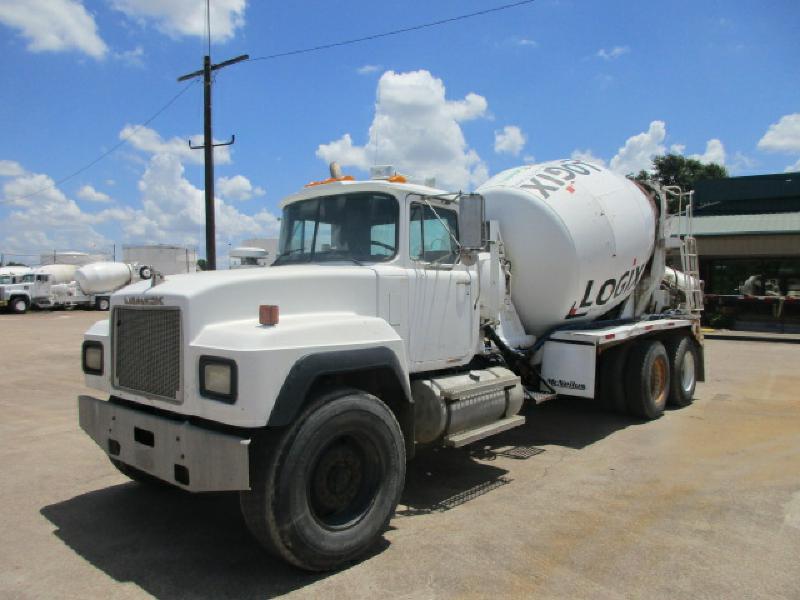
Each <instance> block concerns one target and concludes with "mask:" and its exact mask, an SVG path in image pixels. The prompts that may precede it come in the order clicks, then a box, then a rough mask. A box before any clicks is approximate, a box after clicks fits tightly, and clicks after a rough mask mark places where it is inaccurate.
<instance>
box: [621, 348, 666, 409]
mask: <svg viewBox="0 0 800 600" xmlns="http://www.w3.org/2000/svg"><path fill="white" fill-rule="evenodd" d="M669 371H670V369H669V357H668V356H667V350H666V348H664V344H662V343H661V342H659V341H658V340H642V341H640V342H637V343H636V344H635V345H634V346H633V348H631V353H630V356H629V357H628V364H627V365H626V367H625V397H626V400H627V405H628V411H630V413H631V414H632V415H634V416H636V417H640V418H642V419H657V418H658V417H660V416H661V415H662V414H663V412H664V407H665V406H666V404H667V396H669Z"/></svg>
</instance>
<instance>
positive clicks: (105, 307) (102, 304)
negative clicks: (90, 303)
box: [96, 298, 111, 311]
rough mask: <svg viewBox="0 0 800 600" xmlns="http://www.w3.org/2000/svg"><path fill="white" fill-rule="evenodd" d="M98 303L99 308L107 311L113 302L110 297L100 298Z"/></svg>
mask: <svg viewBox="0 0 800 600" xmlns="http://www.w3.org/2000/svg"><path fill="white" fill-rule="evenodd" d="M96 305H97V310H102V311H106V310H108V307H109V306H111V303H110V302H109V300H108V298H98V299H97V302H96Z"/></svg>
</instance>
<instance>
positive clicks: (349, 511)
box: [79, 169, 702, 570]
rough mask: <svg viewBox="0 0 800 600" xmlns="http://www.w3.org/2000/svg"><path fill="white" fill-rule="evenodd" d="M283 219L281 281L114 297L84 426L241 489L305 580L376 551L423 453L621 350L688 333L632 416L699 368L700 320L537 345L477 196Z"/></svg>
mask: <svg viewBox="0 0 800 600" xmlns="http://www.w3.org/2000/svg"><path fill="white" fill-rule="evenodd" d="M332 173H335V171H334V170H333V169H332ZM281 206H282V209H283V217H282V225H281V235H280V243H279V252H278V256H277V259H276V260H275V262H274V264H273V265H272V266H270V267H267V268H263V269H242V270H229V271H216V272H205V273H198V274H192V275H176V276H170V277H167V278H166V279H161V278H159V277H158V276H157V274H154V275H153V277H152V279H150V280H144V281H140V282H137V283H135V284H133V285H130V286H128V287H126V288H124V289H122V290H120V291H118V292H116V293H115V294H113V295H112V296H111V313H110V318H109V319H107V320H103V321H99V322H98V323H96V324H95V325H94V326H93V327H92V328H91V329H89V331H87V332H86V335H85V341H84V343H83V350H82V366H83V371H84V373H85V376H86V381H87V384H88V385H89V386H90V387H93V388H95V389H97V390H100V391H102V392H103V396H104V397H103V398H95V397H91V396H81V397H80V398H79V415H80V424H81V427H82V428H83V429H84V430H85V431H86V432H87V433H88V434H89V435H90V436H91V437H92V438H93V439H94V440H95V441H96V442H97V444H98V445H100V447H101V448H103V449H104V450H105V452H106V453H107V454H108V456H109V458H110V459H111V462H112V463H113V464H114V465H115V466H116V467H117V468H118V469H119V470H120V471H122V472H123V473H125V474H126V475H128V476H130V477H131V478H133V479H135V480H138V481H145V482H153V481H160V482H167V483H169V484H172V485H175V486H178V487H181V488H183V489H186V490H189V491H194V492H203V491H224V490H236V491H239V492H240V498H241V506H242V512H243V515H244V518H245V521H246V522H247V524H248V526H249V528H250V530H251V531H252V533H253V534H254V536H255V537H256V538H257V539H258V540H259V541H260V542H261V543H262V544H263V545H264V547H265V548H267V549H268V550H269V551H271V552H272V553H274V554H277V555H278V556H281V557H283V558H284V559H286V560H288V561H289V562H291V563H293V564H295V565H298V566H300V567H302V568H306V569H311V570H323V569H330V568H334V567H336V566H338V565H341V564H342V563H343V562H346V561H349V560H352V559H354V558H356V557H358V556H360V555H362V554H363V553H364V552H365V551H366V550H367V549H368V548H369V547H370V546H371V545H372V544H373V543H374V541H375V539H376V538H377V537H378V536H380V535H381V533H382V531H383V530H384V529H385V527H386V526H387V524H388V521H389V519H390V518H391V515H392V514H393V511H394V508H395V507H396V505H397V502H398V500H399V497H400V493H401V491H402V488H403V482H404V476H405V462H406V460H408V459H410V458H411V457H412V456H413V455H414V452H415V448H416V447H417V446H418V445H431V444H439V445H445V446H451V447H452V446H456V447H457V446H463V445H465V444H469V443H471V442H473V441H476V440H478V439H481V438H484V437H486V436H489V435H493V434H496V433H500V432H502V431H505V430H507V429H509V428H512V427H516V426H519V425H522V424H524V422H525V419H524V417H522V416H520V415H519V414H518V413H519V411H520V409H521V407H522V404H523V400H524V398H525V397H526V396H527V397H528V398H536V399H538V400H543V399H547V398H551V397H554V396H555V394H554V386H559V384H560V383H561V384H564V385H566V386H567V389H570V386H580V385H582V386H583V390H582V391H583V393H578V395H584V396H587V397H594V396H595V393H596V391H597V395H598V396H599V390H600V388H599V385H600V382H599V381H600V376H599V373H600V372H601V371H603V369H606V370H608V368H607V367H603V366H602V363H603V361H602V360H601V358H600V357H601V356H602V355H603V354H604V352H605V351H607V350H609V349H610V348H611V346H614V345H617V344H622V345H625V344H626V343H627V342H629V341H630V340H633V339H634V338H637V337H646V338H648V339H650V338H652V337H653V336H654V335H656V333H657V332H658V331H662V330H665V329H670V334H672V331H673V330H677V329H680V330H681V331H684V332H686V333H685V334H684V335H683V336H680V340H683V341H682V342H681V343H682V344H683V346H684V347H683V349H682V350H681V352H682V354H681V358H680V364H679V365H678V367H675V366H674V365H672V366H670V365H671V364H672V363H669V364H668V362H669V361H667V359H662V358H661V354H659V352H660V353H664V355H665V356H666V354H665V352H666V351H665V350H664V344H661V342H659V344H661V345H660V346H659V347H658V348H656V347H655V346H654V345H653V344H651V345H649V346H647V347H646V348H645V349H648V352H650V354H653V350H652V348H651V347H650V346H653V348H656V350H657V351H658V352H656V354H657V355H658V356H655V355H654V356H655V358H654V357H653V356H650V354H648V355H647V356H646V357H645V358H642V357H641V356H640V355H643V354H646V352H644V350H642V348H644V346H642V348H640V347H639V346H637V350H636V352H635V353H634V354H633V355H632V356H635V359H636V361H638V362H637V365H639V363H640V362H642V361H644V362H642V364H645V367H641V365H639V367H641V368H640V369H639V370H640V371H641V369H642V368H644V369H645V371H643V372H645V375H643V377H645V378H647V381H646V382H644V380H642V381H643V382H644V383H642V385H640V386H639V388H638V391H637V389H634V388H636V386H635V385H634V384H631V389H630V396H631V398H633V400H631V403H632V404H631V406H633V407H634V409H633V410H634V412H638V413H641V412H642V411H644V412H647V411H645V410H644V409H645V408H647V409H648V410H650V411H651V413H652V414H649V413H648V414H649V416H650V418H654V417H657V416H658V415H660V411H661V410H663V404H664V403H666V401H667V397H670V398H672V397H673V395H675V394H676V393H677V392H675V391H674V390H672V388H671V387H670V383H669V379H668V377H669V375H670V370H671V369H672V370H674V369H676V368H678V369H680V368H682V367H681V365H684V363H685V362H688V359H686V360H684V358H683V357H684V356H685V355H686V353H689V355H690V357H691V358H692V360H695V361H696V363H699V364H700V365H701V364H702V354H698V352H699V348H700V346H699V341H698V338H697V335H696V334H695V333H694V331H695V329H696V331H697V332H698V333H699V328H695V321H694V320H692V318H691V316H690V315H682V316H681V318H676V319H669V318H662V319H661V321H659V320H653V321H652V323H653V324H652V325H651V326H649V327H648V328H647V329H644V327H645V326H647V324H645V325H643V326H642V327H640V328H639V329H636V324H635V323H633V325H634V327H631V323H621V322H612V321H609V322H608V323H606V327H605V329H598V328H597V327H591V326H590V325H591V324H588V325H587V326H589V328H590V330H589V331H584V332H583V333H584V338H581V339H578V337H579V333H580V332H579V331H577V330H576V329H575V327H574V326H573V327H570V328H568V329H567V330H564V331H560V332H553V335H550V334H548V335H546V336H538V337H536V336H533V335H529V334H528V333H526V331H525V328H524V326H523V325H522V323H521V322H520V319H519V316H518V315H517V312H516V309H515V305H514V302H513V301H512V299H511V283H510V282H511V278H512V270H511V263H510V261H509V260H508V257H506V256H505V250H504V245H503V242H502V236H501V234H500V231H499V225H498V223H496V222H491V223H490V222H486V220H485V217H484V210H485V202H484V198H483V197H482V196H481V195H478V194H460V193H449V192H446V191H444V190H440V189H436V188H432V187H428V186H422V185H416V184H412V183H408V182H407V181H406V180H405V178H403V177H401V176H396V175H395V176H390V177H387V178H385V179H381V180H370V181H354V180H352V178H349V177H332V178H331V179H329V180H325V181H322V182H315V183H313V184H309V185H308V186H306V187H305V188H304V189H303V190H302V191H301V192H300V193H298V194H295V195H293V196H290V197H288V198H286V199H285V200H284V201H283V203H282V205H281ZM638 275H639V272H638V271H637V276H638ZM631 293H633V292H631ZM567 308H568V306H567ZM565 312H566V309H565ZM662 321H663V322H662ZM648 323H650V322H649V321H648ZM573 325H574V324H573ZM595 325H596V324H595ZM601 325H602V323H601ZM625 327H627V329H624V331H623V329H621V328H625ZM615 328H616V329H615ZM598 332H600V333H598ZM556 333H558V334H559V335H560V336H561V338H560V339H556V338H557V337H558V336H557V335H555V334H556ZM617 334H618V335H619V339H617V340H615V337H616V335H617ZM576 336H577V337H576ZM565 339H566V340H567V341H565ZM665 339H666V338H665ZM670 339H673V338H670ZM675 339H678V338H675ZM686 340H690V341H686ZM570 341H572V342H576V343H570ZM665 343H666V342H665ZM570 352H573V354H570ZM610 354H611V352H609V355H610ZM614 354H615V355H617V354H621V352H620V351H619V349H618V348H617V350H616V351H615V352H614ZM673 358H674V357H673ZM620 360H621V359H617V360H615V361H614V363H615V368H617V363H619V362H620ZM629 360H633V359H629ZM670 360H671V359H670ZM648 361H649V363H652V364H654V365H656V366H655V367H652V368H651V367H647V364H649V363H648ZM659 361H660V362H659ZM565 362H566V363H569V364H570V369H571V374H570V372H568V373H567V374H566V375H561V373H563V372H564V364H565ZM673 362H674V361H673ZM659 365H660V366H659ZM694 365H695V363H692V372H691V376H692V379H691V381H690V384H691V385H690V386H689V388H687V392H686V393H688V394H689V399H690V398H691V393H692V392H693V389H694V387H693V385H694V384H693V382H694V378H695V369H694ZM543 366H544V367H545V368H547V369H550V371H543V372H539V369H540V368H542V367H543ZM619 368H622V367H619ZM648 369H649V370H648ZM659 369H660V370H659ZM589 371H591V372H589ZM651 371H652V373H655V375H652V373H651ZM697 372H698V373H700V375H701V376H702V369H698V370H697ZM651 375H652V377H656V376H662V379H660V380H653V379H652V377H651ZM563 377H569V378H571V379H570V381H569V382H568V383H565V382H564V381H560V379H561V378H563ZM575 378H577V379H580V381H581V383H579V384H577V383H575V382H574V381H573V380H574V379H575ZM651 380H652V381H651ZM548 381H551V382H552V383H548ZM640 383H641V382H640ZM645 383H646V385H645ZM651 383H652V385H651ZM587 386H588V388H591V389H587ZM561 387H562V388H563V386H561ZM640 396H641V397H640ZM684 400H685V398H684ZM640 405H641V406H640ZM640 409H641V410H640Z"/></svg>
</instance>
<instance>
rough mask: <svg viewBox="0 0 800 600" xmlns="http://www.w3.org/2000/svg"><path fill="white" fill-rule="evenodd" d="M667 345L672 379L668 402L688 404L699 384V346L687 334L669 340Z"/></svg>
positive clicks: (676, 404)
mask: <svg viewBox="0 0 800 600" xmlns="http://www.w3.org/2000/svg"><path fill="white" fill-rule="evenodd" d="M666 347H667V354H668V355H669V365H670V381H671V383H670V390H669V398H668V399H667V402H668V403H669V404H671V405H672V406H681V407H682V406H688V405H689V404H691V403H692V398H693V396H694V390H695V387H696V385H697V364H698V356H697V347H696V346H695V345H694V341H693V340H692V338H690V337H689V336H685V335H684V336H680V337H676V338H673V339H671V340H668V341H667V342H666Z"/></svg>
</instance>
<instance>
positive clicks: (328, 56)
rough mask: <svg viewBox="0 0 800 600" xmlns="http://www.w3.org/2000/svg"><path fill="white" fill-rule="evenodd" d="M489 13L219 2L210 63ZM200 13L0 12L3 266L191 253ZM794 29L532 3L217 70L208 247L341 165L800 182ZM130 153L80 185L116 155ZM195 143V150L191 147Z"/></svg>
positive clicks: (74, 2)
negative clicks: (561, 166)
mask: <svg viewBox="0 0 800 600" xmlns="http://www.w3.org/2000/svg"><path fill="white" fill-rule="evenodd" d="M502 3H503V0H495V1H492V0H480V1H479V0H461V1H454V0H438V1H437V2H421V1H419V2H418V1H416V0H408V1H406V2H396V1H392V2H380V3H375V2H363V1H360V0H359V1H356V0H353V1H348V2H337V3H331V2H321V1H320V2H317V1H306V2H280V3H279V2H267V1H251V2H249V3H245V1H244V0H211V4H212V11H213V13H212V16H213V22H212V33H213V35H214V40H213V46H212V58H213V59H214V60H215V61H219V60H224V59H227V58H230V57H233V56H236V55H239V54H243V53H248V54H250V55H251V56H252V57H258V56H264V55H269V54H273V53H278V52H282V51H286V50H292V49H296V48H304V47H308V46H314V45H317V44H324V43H328V42H334V41H338V40H343V39H349V38H355V37H360V36H363V35H368V34H371V33H380V32H383V31H388V30H392V29H396V28H401V27H406V26H411V25H415V24H419V23H424V22H428V21H433V20H437V19H443V18H447V17H451V16H455V15H459V14H463V13H468V12H472V11H477V10H481V9H484V8H489V7H492V6H496V5H498V4H502ZM203 24H204V2H203V1H202V0H0V44H2V50H3V53H4V58H3V60H2V61H0V78H2V81H3V82H4V83H3V85H2V87H0V131H2V132H3V135H2V136H0V194H1V195H0V252H6V253H37V252H40V251H44V250H48V249H53V248H58V249H80V250H91V249H105V248H108V247H110V245H111V244H113V243H116V244H117V245H119V244H123V243H140V242H161V243H189V244H196V245H197V246H198V247H199V248H200V251H201V253H202V252H203V247H202V239H203V225H202V223H203V221H202V218H203V215H202V193H203V192H202V188H203V168H202V152H201V151H194V152H192V151H189V150H188V149H187V147H186V140H187V139H188V138H189V137H190V136H197V135H198V134H200V133H201V132H202V87H201V86H200V85H193V86H192V87H191V88H190V89H189V90H188V91H187V92H186V93H184V94H183V95H182V96H180V97H179V98H178V100H176V101H175V103H174V104H173V105H172V106H170V107H169V108H168V109H167V110H166V111H164V112H163V114H161V115H160V116H159V117H158V118H156V119H155V120H154V121H153V122H152V123H150V124H149V126H147V127H140V125H141V124H142V123H143V122H144V120H145V119H147V118H148V117H150V116H151V115H152V114H153V113H154V112H155V111H156V110H158V109H159V108H160V107H161V106H163V105H164V103H166V102H167V101H168V100H169V99H170V98H171V97H173V96H174V95H175V94H176V93H178V92H179V91H180V90H181V89H182V87H181V86H182V84H179V83H177V82H176V78H177V76H179V75H181V74H184V73H186V72H189V71H192V70H195V69H197V68H199V67H200V66H201V60H202V54H203V53H204V49H205V38H204V26H203ZM798 31H800V10H798V6H797V3H796V2H794V1H789V0H787V1H784V2H779V1H775V2H732V1H731V2H713V1H707V2H696V1H674V2H661V3H651V2H638V1H628V2H623V1H617V2H614V1H609V2H578V1H567V0H538V1H537V2H534V3H533V4H530V5H525V6H522V7H518V8H513V9H510V10H507V11H503V12H498V13H494V14H490V15H486V16H482V17H477V18H474V19H469V20H464V21H460V22H458V23H455V24H450V25H445V26H442V27H437V28H431V29H427V30H423V31H418V32H413V33H409V34H407V35H401V36H395V37H390V38H384V39H380V40H376V41H371V42H366V43H363V44H357V45H353V46H348V47H343V48H335V49H330V50H325V51H322V52H317V53H309V54H303V55H298V56H290V57H286V58H281V59H276V60H264V61H253V62H249V63H243V64H239V65H235V66H233V67H230V68H227V69H225V70H224V71H221V72H219V73H218V75H217V78H216V87H215V95H214V109H215V118H214V134H215V138H217V139H219V140H223V139H227V137H228V136H229V135H230V134H236V144H235V145H234V146H232V147H231V148H230V149H229V152H228V151H223V152H220V153H219V154H218V164H217V169H216V175H217V178H218V184H217V196H218V198H219V205H220V207H219V212H218V219H217V220H218V225H219V231H218V244H219V252H220V253H221V254H222V255H224V254H225V253H226V248H227V244H228V242H230V243H232V244H234V245H236V244H237V243H239V242H240V241H241V240H242V239H243V238H248V237H260V236H269V235H274V234H275V233H276V231H277V221H276V219H275V217H276V216H277V215H278V213H279V211H278V208H277V205H278V202H279V201H280V199H281V197H282V196H285V195H286V194H289V193H291V192H293V191H296V190H297V189H298V188H300V187H301V186H302V185H303V184H305V183H306V182H308V181H310V180H313V179H320V178H323V177H325V176H326V174H327V166H326V164H327V161H328V160H329V159H333V158H335V159H337V160H339V162H340V163H342V164H343V165H344V167H345V169H344V170H345V171H346V172H351V173H353V174H354V175H357V176H359V175H360V176H364V174H365V173H366V171H365V169H366V168H367V167H368V166H369V165H370V164H374V163H375V162H378V163H392V164H395V165H397V166H398V167H399V168H400V169H401V170H403V171H406V172H409V173H410V174H412V175H418V176H435V177H436V178H437V181H438V182H439V183H440V184H441V185H444V186H446V187H450V188H463V189H467V188H474V187H475V186H476V185H479V184H480V182H481V181H482V180H484V179H485V178H486V177H487V176H489V175H491V174H494V173H497V172H498V171H500V170H502V169H505V168H508V167H511V166H515V165H518V164H521V163H524V162H532V161H542V160H548V159H554V158H562V157H568V156H571V155H581V156H591V157H594V158H595V159H597V160H602V161H604V162H606V164H609V166H610V167H611V168H614V169H616V170H618V171H620V172H623V173H625V172H630V171H632V170H637V169H639V168H644V167H646V166H647V164H648V161H649V158H650V157H651V156H652V155H653V154H654V153H662V152H665V151H668V150H672V151H676V152H681V153H683V154H685V155H687V156H688V155H696V156H698V157H699V158H700V159H701V160H705V161H709V160H715V161H718V162H719V161H722V162H724V164H725V165H726V166H727V167H728V169H729V170H730V171H731V172H732V174H740V175H747V174H757V173H774V172H783V171H785V170H800V93H799V91H800V36H798V34H797V32H798ZM121 137H125V138H129V139H128V141H127V142H126V143H125V145H124V146H122V147H121V148H119V149H118V150H117V151H115V152H114V153H112V154H111V155H109V156H108V157H106V158H105V159H103V160H101V161H99V162H98V163H97V164H96V165H94V166H92V167H91V168H89V169H87V170H86V171H84V172H82V173H81V174H79V175H78V176H76V177H74V178H72V179H70V180H69V181H66V182H64V183H62V184H59V185H55V186H54V185H52V184H53V183H54V182H55V181H58V180H60V179H62V178H63V177H65V176H67V175H69V174H70V173H73V172H74V171H76V170H77V169H79V168H81V167H83V166H84V165H86V164H87V163H89V162H91V161H92V160H94V159H95V158H97V157H98V156H99V155H100V154H101V153H103V152H105V151H107V150H108V149H109V148H111V147H112V146H113V145H114V144H116V143H118V142H119V141H120V139H121ZM195 141H200V140H198V138H195Z"/></svg>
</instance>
